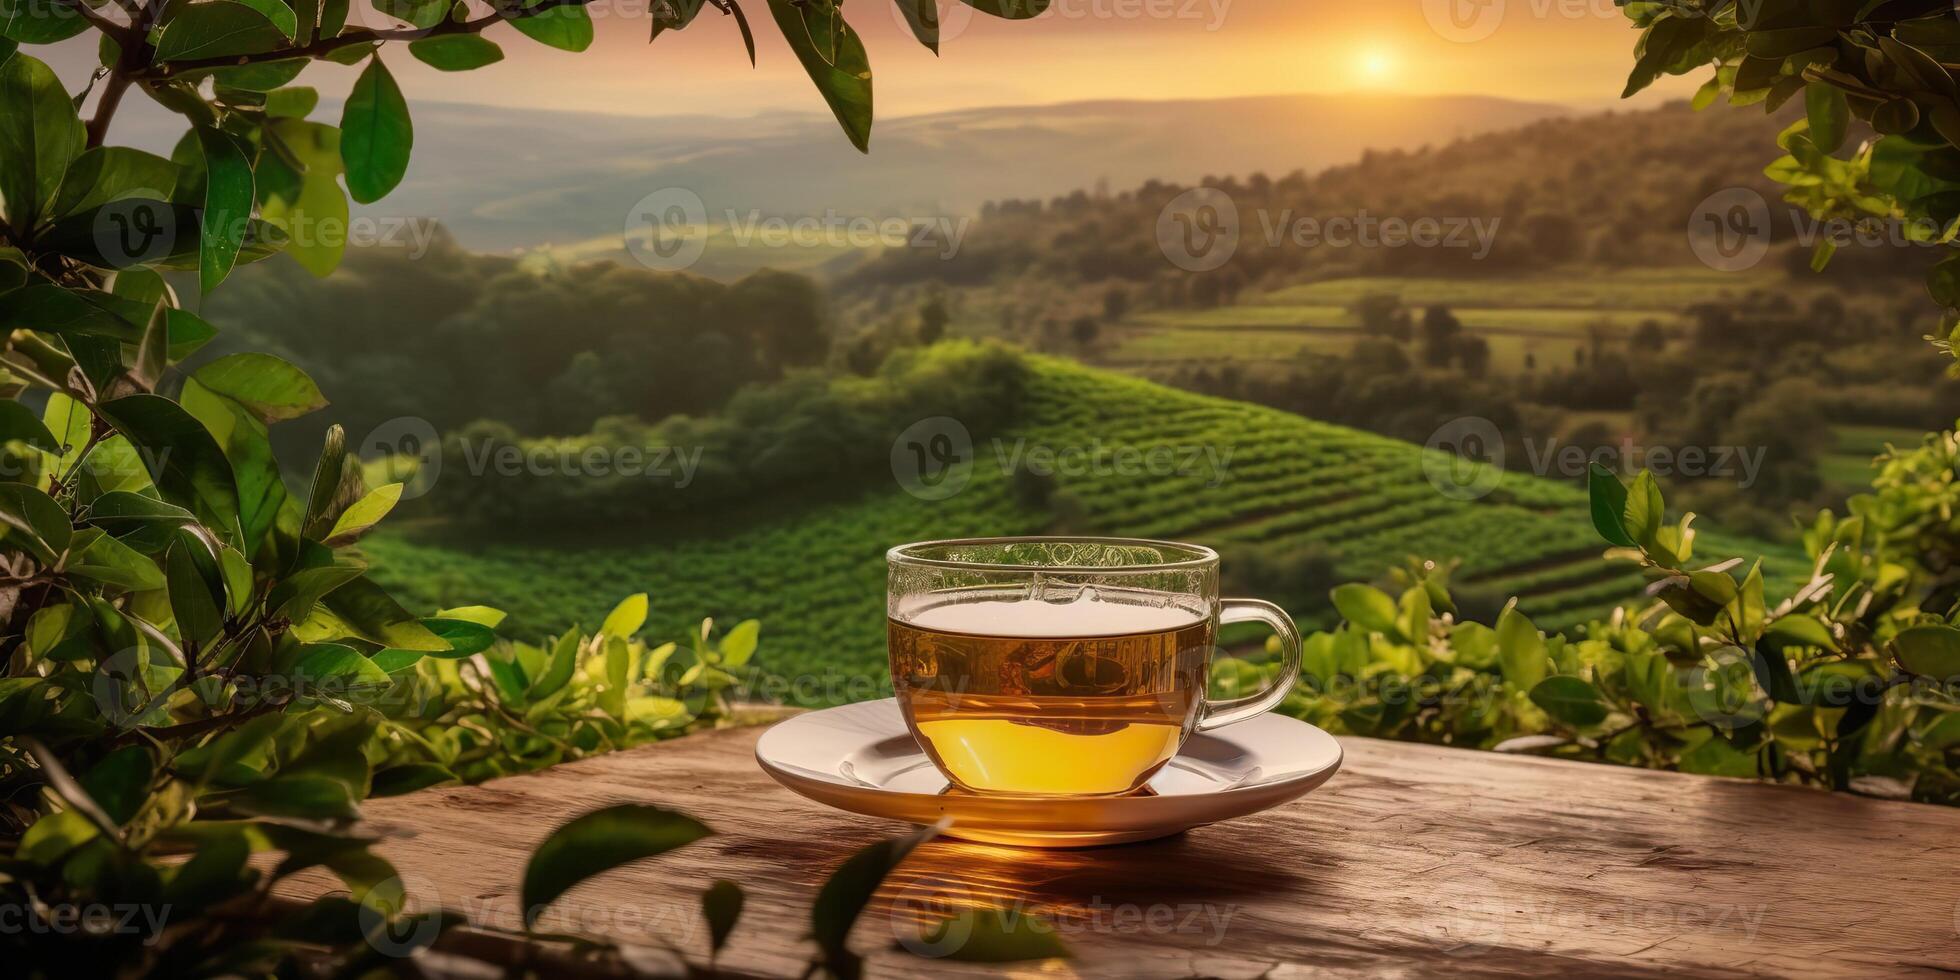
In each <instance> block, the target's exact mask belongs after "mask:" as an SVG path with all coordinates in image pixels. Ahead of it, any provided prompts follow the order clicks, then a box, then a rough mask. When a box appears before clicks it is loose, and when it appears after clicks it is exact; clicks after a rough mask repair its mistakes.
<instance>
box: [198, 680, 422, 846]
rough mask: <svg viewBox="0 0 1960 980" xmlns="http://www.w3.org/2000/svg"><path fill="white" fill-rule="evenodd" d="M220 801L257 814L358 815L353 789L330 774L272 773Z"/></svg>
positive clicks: (299, 817)
mask: <svg viewBox="0 0 1960 980" xmlns="http://www.w3.org/2000/svg"><path fill="white" fill-rule="evenodd" d="M382 676H383V677H384V678H385V677H386V676H387V675H385V674H384V675H382ZM224 802H225V805H226V806H227V807H229V808H230V809H232V810H233V811H236V812H238V813H243V814H249V815H252V816H260V817H281V818H288V819H295V820H355V819H358V818H359V817H360V815H361V814H360V810H359V809H357V808H356V807H355V805H354V804H355V800H354V792H353V790H351V789H349V788H348V787H347V784H346V783H344V782H342V781H340V780H338V779H334V778H333V777H331V776H310V775H300V776H274V777H273V778H271V779H268V780H265V781H263V782H257V783H253V784H251V785H249V786H246V787H245V788H243V789H240V790H238V791H236V792H235V793H233V794H231V795H229V796H226V797H225V798H224Z"/></svg>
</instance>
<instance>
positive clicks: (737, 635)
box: [721, 619, 762, 667]
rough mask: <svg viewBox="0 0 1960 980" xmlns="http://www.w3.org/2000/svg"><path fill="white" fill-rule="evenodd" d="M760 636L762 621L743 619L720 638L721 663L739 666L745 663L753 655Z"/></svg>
mask: <svg viewBox="0 0 1960 980" xmlns="http://www.w3.org/2000/svg"><path fill="white" fill-rule="evenodd" d="M761 636H762V621H761V620H757V619H750V620H744V621H743V622H742V623H740V624H738V625H737V626H736V627H735V628H734V629H732V630H729V631H728V635H727V636H725V637H722V640H721V665H722V666H723V667H740V666H742V665H744V664H747V663H748V662H749V658H750V657H753V656H755V648H756V643H757V641H758V640H759V639H760V638H761Z"/></svg>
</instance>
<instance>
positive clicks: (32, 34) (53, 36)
mask: <svg viewBox="0 0 1960 980" xmlns="http://www.w3.org/2000/svg"><path fill="white" fill-rule="evenodd" d="M88 28H89V23H88V18H86V17H83V16H82V13H81V11H80V10H78V9H76V8H75V6H74V5H73V4H70V3H66V2H64V0H0V38H6V39H7V40H9V41H13V42H17V43H19V44H54V43H57V42H60V41H66V40H68V39H69V38H71V37H74V36H76V35H77V34H80V33H82V32H83V31H86V30H88ZM6 53H7V54H11V53H12V47H11V46H9V47H8V49H7V52H6Z"/></svg>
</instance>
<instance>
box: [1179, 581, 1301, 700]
mask: <svg viewBox="0 0 1960 980" xmlns="http://www.w3.org/2000/svg"><path fill="white" fill-rule="evenodd" d="M1227 623H1265V624H1266V625H1267V626H1269V627H1271V628H1272V631H1273V632H1274V633H1277V634H1279V645H1280V657H1281V660H1280V671H1279V676H1278V677H1277V678H1274V679H1273V683H1272V685H1271V686H1269V687H1267V688H1266V689H1265V690H1263V691H1260V692H1259V693H1258V694H1248V695H1246V696H1245V697H1242V698H1233V699H1231V700H1229V701H1214V700H1212V699H1211V698H1206V699H1205V713H1204V715H1203V716H1202V717H1200V718H1199V719H1198V731H1201V732H1208V731H1211V730H1212V729H1214V728H1223V727H1225V726H1226V725H1234V724H1237V723H1239V722H1242V721H1245V720H1246V719H1248V718H1253V717H1256V716H1258V715H1263V714H1265V713H1266V712H1268V711H1271V710H1273V709H1274V708H1276V707H1278V706H1279V703H1280V702H1281V701H1284V700H1286V695H1287V692H1289V691H1291V690H1293V682H1294V681H1296V680H1299V679H1300V628H1299V627H1297V626H1294V625H1293V617H1291V616H1288V615H1287V614H1286V610H1284V609H1281V608H1280V607H1278V606H1275V605H1273V604H1272V603H1270V602H1265V601H1263V600H1260V599H1226V600H1223V601H1222V602H1220V603H1219V604H1218V624H1219V625H1220V626H1223V625H1225V624H1227Z"/></svg>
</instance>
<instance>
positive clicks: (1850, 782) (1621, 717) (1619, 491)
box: [1286, 433, 1960, 804]
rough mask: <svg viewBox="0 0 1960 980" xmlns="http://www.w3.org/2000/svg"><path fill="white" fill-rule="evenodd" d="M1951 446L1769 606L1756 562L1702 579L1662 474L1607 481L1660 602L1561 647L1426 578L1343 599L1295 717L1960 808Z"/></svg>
mask: <svg viewBox="0 0 1960 980" xmlns="http://www.w3.org/2000/svg"><path fill="white" fill-rule="evenodd" d="M1956 445H1960V443H1956V437H1955V435H1954V434H1953V433H1940V434H1935V435H1931V436H1928V437H1927V440H1926V443H1925V445H1923V446H1921V447H1919V448H1917V449H1914V450H1910V451H1899V452H1893V453H1890V454H1888V456H1887V457H1886V458H1885V461H1884V465H1883V467H1882V468H1881V472H1880V475H1879V477H1878V479H1877V481H1876V482H1875V485H1874V492H1873V493H1871V494H1869V495H1862V496H1859V497H1857V498H1854V499H1853V500H1852V501H1851V503H1850V509H1851V515H1850V516H1849V517H1846V518H1844V519H1839V518H1837V517H1835V516H1834V515H1833V514H1831V513H1830V512H1828V511H1827V512H1825V513H1824V514H1822V515H1820V516H1819V517H1818V519H1817V521H1816V523H1815V524H1814V525H1813V526H1812V527H1811V528H1810V529H1809V530H1808V531H1807V532H1806V533H1805V535H1804V541H1805V546H1806V548H1807V550H1808V551H1809V553H1810V555H1811V558H1812V560H1813V562H1814V567H1813V572H1812V575H1811V577H1810V579H1809V581H1807V582H1806V583H1804V584H1803V585H1802V586H1801V587H1799V588H1798V589H1797V590H1796V591H1795V592H1794V593H1793V594H1791V595H1788V596H1783V597H1776V598H1772V597H1769V596H1766V595H1765V594H1764V587H1763V578H1762V571H1761V565H1760V563H1758V564H1756V565H1752V566H1749V567H1748V568H1747V569H1746V570H1745V569H1744V568H1743V565H1742V560H1741V559H1729V560H1726V561H1722V562H1719V563H1716V564H1713V565H1706V566H1701V567H1696V566H1695V565H1693V564H1692V559H1693V557H1694V542H1695V532H1694V530H1693V527H1692V525H1693V515H1688V516H1687V517H1684V518H1683V519H1682V520H1681V521H1680V522H1679V523H1674V524H1670V523H1667V522H1665V521H1664V519H1663V516H1664V513H1663V504H1662V498H1661V493H1660V490H1659V488H1658V487H1657V486H1656V485H1655V483H1654V481H1653V479H1652V478H1651V477H1650V476H1648V475H1647V474H1645V473H1643V474H1641V475H1640V476H1639V477H1638V478H1637V479H1635V480H1634V481H1633V484H1632V485H1631V486H1630V487H1627V486H1622V485H1621V484H1620V483H1619V481H1618V480H1617V479H1616V478H1614V477H1613V476H1612V475H1611V474H1610V473H1607V472H1605V471H1604V470H1596V471H1595V473H1594V475H1593V493H1592V504H1593V515H1594V523H1595V526H1596V527H1597V528H1598V529H1599V531H1600V533H1601V534H1602V536H1604V537H1605V538H1606V539H1607V541H1608V542H1609V543H1611V544H1612V545H1613V546H1614V547H1613V548H1612V550H1611V551H1609V553H1608V554H1609V557H1612V558H1616V559H1619V560H1625V561H1631V562H1634V563H1636V564H1638V565H1639V567H1640V569H1641V571H1642V572H1643V574H1644V575H1645V576H1646V577H1647V579H1648V580H1649V582H1650V583H1651V584H1650V586H1649V589H1648V593H1649V595H1650V596H1653V597H1654V598H1656V599H1658V600H1659V601H1657V602H1655V603H1653V604H1652V605H1649V606H1647V607H1644V608H1639V607H1626V608H1622V609H1621V610H1619V611H1618V612H1616V613H1615V614H1614V615H1613V617H1612V618H1611V619H1609V620H1606V621H1596V622H1593V623H1590V624H1588V625H1585V626H1583V627H1580V628H1579V629H1577V630H1575V631H1574V633H1573V635H1572V636H1570V637H1567V636H1563V635H1556V634H1555V635H1551V636H1547V635H1545V634H1543V633H1541V632H1539V630H1538V629H1537V628H1536V627H1535V626H1533V625H1532V623H1531V622H1530V620H1528V619H1527V618H1526V617H1525V616H1524V615H1523V614H1522V613H1520V612H1519V611H1518V610H1517V609H1516V608H1515V605H1512V606H1507V607H1506V608H1505V609H1504V610H1503V611H1502V613H1501V614H1500V615H1499V616H1498V617H1497V619H1496V625H1495V627H1494V628H1493V627H1490V626H1485V625H1483V624H1481V623H1477V622H1474V621H1460V620H1458V618H1457V617H1456V616H1455V615H1453V611H1452V610H1453V603H1452V602H1451V600H1450V597H1449V594H1448V591H1447V589H1446V588H1444V587H1443V584H1442V582H1441V581H1440V580H1439V579H1438V578H1437V577H1435V576H1434V575H1433V574H1426V573H1425V572H1426V570H1425V569H1423V568H1422V567H1420V566H1418V567H1417V569H1416V571H1415V573H1414V574H1413V575H1407V576H1405V577H1404V579H1403V581H1404V582H1405V583H1406V585H1407V587H1406V589H1405V590H1404V591H1403V592H1402V593H1401V595H1400V597H1399V599H1398V598H1394V597H1391V596H1389V595H1388V594H1387V593H1385V592H1382V591H1381V590H1379V589H1376V588H1374V587H1372V586H1367V585H1358V584H1355V585H1343V586H1340V587H1339V588H1337V589H1335V590H1334V594H1333V595H1334V602H1335V605H1336V607H1337V608H1339V610H1340V611H1341V613H1342V615H1343V617H1344V618H1345V620H1346V622H1345V624H1344V625H1342V626H1341V627H1340V628H1339V629H1336V630H1334V631H1332V632H1327V633H1318V634H1315V635H1313V636H1311V637H1309V638H1308V639H1307V641H1306V647H1305V656H1304V671H1303V676H1302V680H1301V684H1300V687H1299V689H1298V690H1297V691H1295V693H1294V694H1293V695H1292V696H1290V697H1289V699H1288V701H1287V703H1286V710H1287V711H1288V712H1289V713H1292V714H1294V715H1296V716H1298V717H1301V718H1305V719H1307V720H1309V721H1312V722H1314V723H1316V724H1319V725H1322V726H1324V727H1327V728H1329V729H1331V730H1333V731H1337V732H1348V733H1353V734H1359V735H1378V736H1384V737H1391V738H1406V739H1415V740H1421V741H1430V742H1440V743H1446V744H1452V745H1462V746H1466V747H1473V748H1484V749H1497V750H1499V751H1521V752H1538V753H1545V754H1551V755H1556V756H1560V757H1566V758H1579V759H1587V760H1594V761H1602V762H1615V763H1621V764H1625V765H1638V766H1647V767H1653V768H1667V769H1679V770H1681V771H1683V772H1696V773H1707V774H1712V775H1725V776H1749V777H1761V778H1766V779H1773V780H1778V781H1785V782H1796V783H1804V784H1814V785H1820V786H1828V787H1830V788H1833V789H1839V790H1856V791H1862V792H1867V793H1873V794H1877V795H1884V796H1897V797H1910V798H1912V799H1917V800H1923V801H1929V802H1938V803H1947V804H1955V803H1960V774H1956V773H1957V772H1960V769H1956V767H1957V766H1960V696H1957V695H1960V626H1957V625H1956V624H1957V623H1960V604H1956V602H1955V599H1956V596H1955V588H1954V582H1955V579H1954V577H1953V571H1952V569H1951V567H1950V565H1949V563H1948V562H1947V561H1946V560H1945V556H1949V555H1951V554H1953V553H1954V552H1953V550H1952V541H1953V538H1952V535H1953V534H1954V533H1955V531H1956V530H1960V524H1956V523H1955V522H1956V517H1955V514H1954V509H1953V507H1952V503H1953V500H1952V497H1953V495H1954V493H1955V491H1954V489H1953V487H1954V476H1955V475H1956V473H1960V468H1956V464H1957V463H1960V456H1956Z"/></svg>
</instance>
